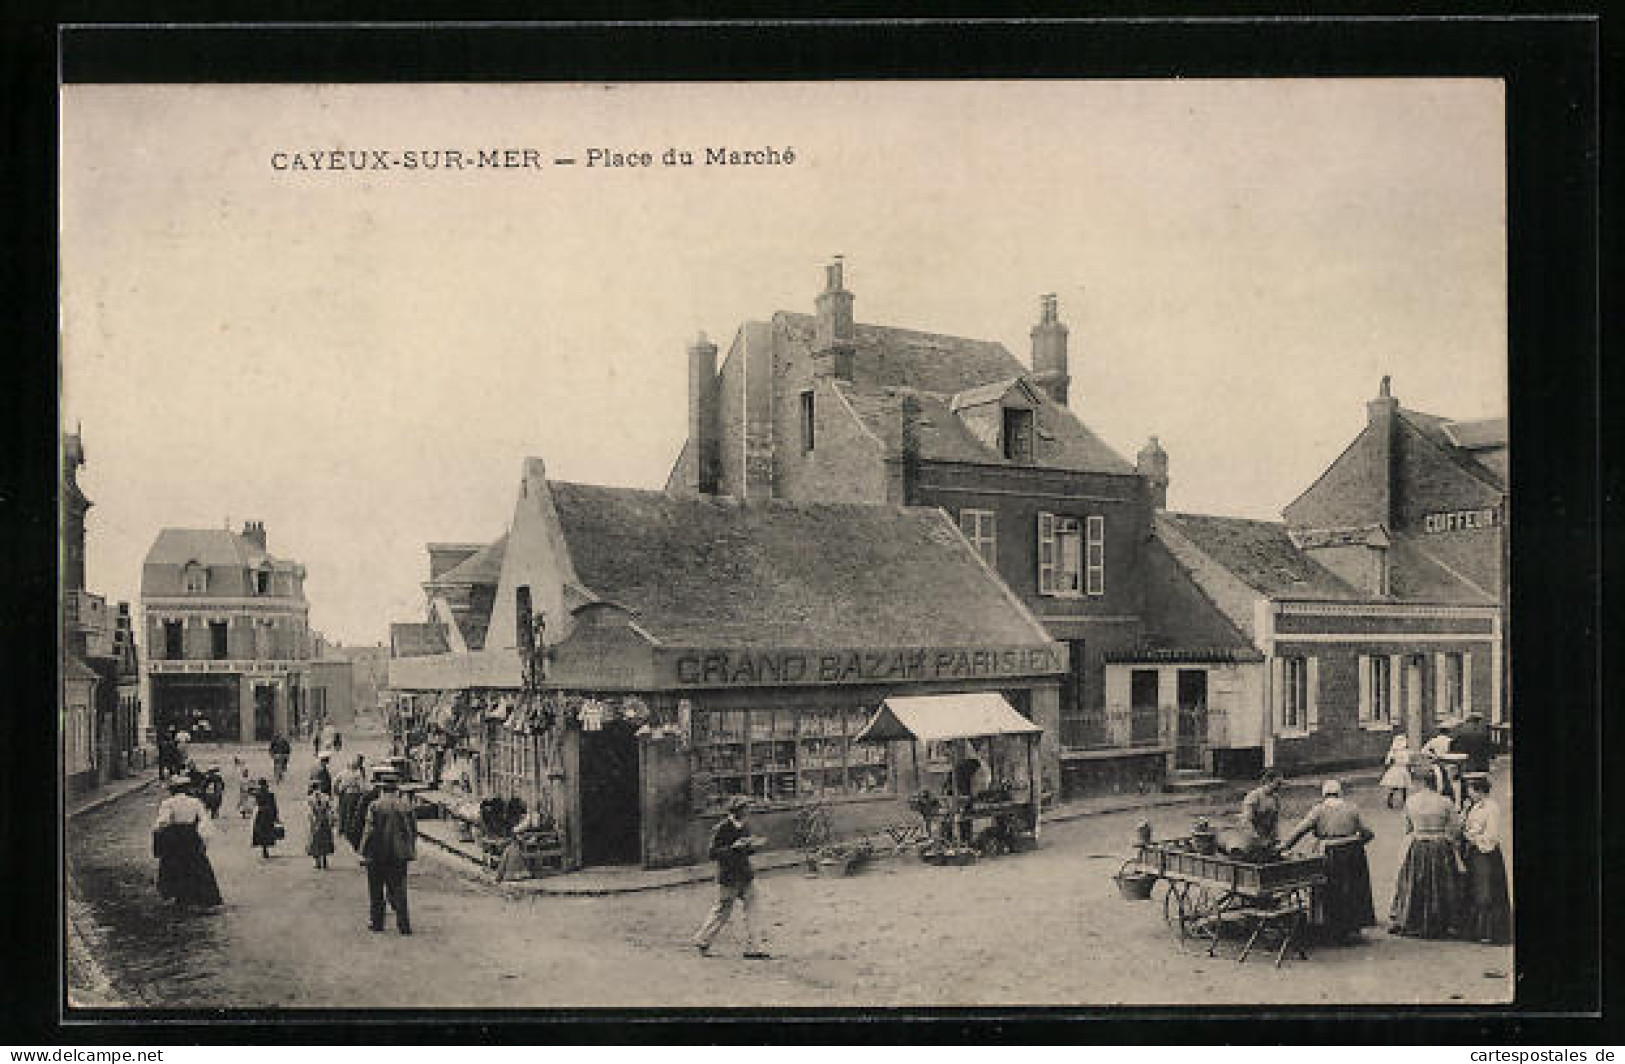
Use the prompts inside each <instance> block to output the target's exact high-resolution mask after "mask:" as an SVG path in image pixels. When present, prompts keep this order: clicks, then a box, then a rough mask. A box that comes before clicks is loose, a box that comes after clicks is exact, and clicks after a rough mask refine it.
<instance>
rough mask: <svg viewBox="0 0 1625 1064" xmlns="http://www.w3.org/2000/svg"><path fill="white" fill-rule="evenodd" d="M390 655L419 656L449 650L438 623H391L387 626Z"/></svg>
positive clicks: (401, 656)
mask: <svg viewBox="0 0 1625 1064" xmlns="http://www.w3.org/2000/svg"><path fill="white" fill-rule="evenodd" d="M389 647H390V656H391V657H397V658H421V657H427V656H428V655H430V654H445V653H447V652H449V651H450V650H451V646H450V644H448V643H447V642H446V633H445V632H444V631H442V630H441V627H440V625H438V624H425V623H414V624H392V625H390V626H389Z"/></svg>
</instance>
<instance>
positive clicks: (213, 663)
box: [147, 659, 298, 674]
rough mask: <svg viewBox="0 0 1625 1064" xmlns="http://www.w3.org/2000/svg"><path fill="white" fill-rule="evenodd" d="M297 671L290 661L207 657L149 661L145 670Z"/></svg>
mask: <svg viewBox="0 0 1625 1064" xmlns="http://www.w3.org/2000/svg"><path fill="white" fill-rule="evenodd" d="M295 671H298V665H296V664H295V663H294V662H291V661H229V660H227V661H219V660H214V659H209V660H205V661H149V662H147V672H148V673H152V674H161V673H220V672H235V673H242V672H247V673H279V672H295Z"/></svg>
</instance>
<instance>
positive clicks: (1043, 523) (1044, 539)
mask: <svg viewBox="0 0 1625 1064" xmlns="http://www.w3.org/2000/svg"><path fill="white" fill-rule="evenodd" d="M1038 593H1039V594H1040V595H1052V594H1054V593H1055V515H1054V514H1046V513H1040V514H1039V515H1038Z"/></svg>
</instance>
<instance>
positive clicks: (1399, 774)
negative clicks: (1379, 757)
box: [1377, 735, 1415, 809]
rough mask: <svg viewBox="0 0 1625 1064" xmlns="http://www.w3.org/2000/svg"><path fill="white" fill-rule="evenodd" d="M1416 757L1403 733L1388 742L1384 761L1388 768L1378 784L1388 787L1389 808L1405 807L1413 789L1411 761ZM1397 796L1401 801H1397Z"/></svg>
mask: <svg viewBox="0 0 1625 1064" xmlns="http://www.w3.org/2000/svg"><path fill="white" fill-rule="evenodd" d="M1414 759H1415V758H1414V755H1413V754H1412V753H1411V742H1410V740H1409V739H1407V738H1405V736H1403V735H1396V736H1394V741H1393V742H1392V743H1390V744H1388V756H1387V758H1385V759H1384V761H1383V764H1385V765H1387V766H1388V770H1387V771H1386V772H1384V773H1383V774H1382V779H1380V780H1378V781H1377V785H1378V786H1380V787H1386V788H1387V789H1388V802H1387V805H1388V808H1389V809H1402V808H1404V806H1405V799H1406V798H1407V797H1409V792H1410V789H1411V762H1412V761H1413V760H1414ZM1395 798H1398V799H1399V801H1397V802H1395V801H1394V799H1395Z"/></svg>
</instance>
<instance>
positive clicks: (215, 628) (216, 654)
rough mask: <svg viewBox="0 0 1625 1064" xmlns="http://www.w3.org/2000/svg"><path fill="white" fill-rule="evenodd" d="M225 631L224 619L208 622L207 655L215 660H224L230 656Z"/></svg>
mask: <svg viewBox="0 0 1625 1064" xmlns="http://www.w3.org/2000/svg"><path fill="white" fill-rule="evenodd" d="M226 632H227V629H226V622H225V621H210V622H209V656H210V657H211V658H213V659H214V660H215V661H224V660H226V658H228V657H230V656H231V655H230V652H229V649H228V644H227V642H226Z"/></svg>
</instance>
